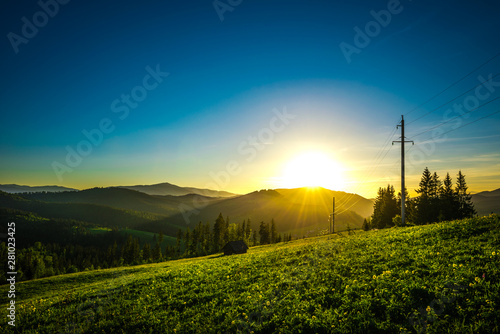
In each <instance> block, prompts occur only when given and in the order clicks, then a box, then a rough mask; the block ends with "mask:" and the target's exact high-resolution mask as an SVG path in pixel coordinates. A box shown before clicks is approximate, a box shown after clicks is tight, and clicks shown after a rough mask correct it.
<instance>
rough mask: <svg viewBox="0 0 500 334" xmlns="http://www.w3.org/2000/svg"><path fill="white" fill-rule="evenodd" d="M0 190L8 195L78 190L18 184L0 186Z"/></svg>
mask: <svg viewBox="0 0 500 334" xmlns="http://www.w3.org/2000/svg"><path fill="white" fill-rule="evenodd" d="M0 190H1V191H4V192H6V193H10V194H17V193H27V192H34V193H38V192H43V191H49V192H59V191H77V190H78V189H73V188H67V187H61V186H34V187H32V186H21V185H18V184H0Z"/></svg>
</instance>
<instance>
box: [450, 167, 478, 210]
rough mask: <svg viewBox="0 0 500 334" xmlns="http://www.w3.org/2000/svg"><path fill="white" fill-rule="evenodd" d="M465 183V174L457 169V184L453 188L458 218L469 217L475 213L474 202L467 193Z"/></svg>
mask: <svg viewBox="0 0 500 334" xmlns="http://www.w3.org/2000/svg"><path fill="white" fill-rule="evenodd" d="M467 188H468V187H467V184H466V182H465V175H464V174H462V171H461V170H460V171H458V176H457V186H456V189H455V196H456V198H457V202H458V213H459V217H458V218H471V217H474V215H475V214H476V210H475V208H474V203H472V196H471V195H470V193H467Z"/></svg>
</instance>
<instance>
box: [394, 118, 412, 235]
mask: <svg viewBox="0 0 500 334" xmlns="http://www.w3.org/2000/svg"><path fill="white" fill-rule="evenodd" d="M397 127H398V128H399V127H400V128H401V140H395V141H393V142H392V145H394V143H401V225H402V226H405V197H406V194H405V143H412V145H414V144H415V143H414V142H413V140H405V139H406V138H405V120H404V116H403V115H401V124H398V125H397Z"/></svg>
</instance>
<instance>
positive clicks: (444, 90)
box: [405, 52, 500, 116]
mask: <svg viewBox="0 0 500 334" xmlns="http://www.w3.org/2000/svg"><path fill="white" fill-rule="evenodd" d="M498 56H500V52H499V53H497V54H496V55H494V56H493V57H491V58H490V59H488V60H487V61H485V62H484V63H482V64H481V65H479V66H478V67H476V68H475V69H473V70H472V71H470V72H469V73H467V74H466V75H464V76H463V77H461V78H460V79H458V80H457V81H455V82H454V83H452V84H451V85H450V86H448V87H446V88H445V89H443V90H442V91H440V92H439V93H437V94H436V95H434V96H433V97H431V98H430V99H428V100H427V101H425V102H424V103H422V104H420V105H418V106H416V107H415V108H413V109H412V110H410V111H409V112H407V113H406V114H405V116H407V115H409V114H411V113H412V112H414V111H415V110H418V109H420V108H421V107H422V106H424V105H426V104H427V103H429V102H430V101H432V100H434V99H435V98H436V97H438V96H439V95H441V94H443V93H444V92H446V91H447V90H448V89H450V88H451V87H453V86H455V85H456V84H458V83H459V82H461V81H463V80H464V79H465V78H467V77H468V76H470V75H471V74H472V73H474V72H476V71H477V70H479V69H480V68H481V67H483V66H485V65H486V64H488V63H490V62H491V61H492V60H493V59H495V58H496V57H498Z"/></svg>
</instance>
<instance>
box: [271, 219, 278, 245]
mask: <svg viewBox="0 0 500 334" xmlns="http://www.w3.org/2000/svg"><path fill="white" fill-rule="evenodd" d="M277 239H278V232H276V225H275V223H274V218H273V219H271V235H270V240H269V241H270V242H271V243H272V244H274V243H276V242H277Z"/></svg>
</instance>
